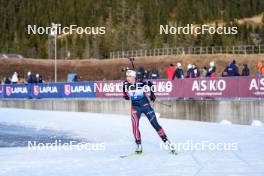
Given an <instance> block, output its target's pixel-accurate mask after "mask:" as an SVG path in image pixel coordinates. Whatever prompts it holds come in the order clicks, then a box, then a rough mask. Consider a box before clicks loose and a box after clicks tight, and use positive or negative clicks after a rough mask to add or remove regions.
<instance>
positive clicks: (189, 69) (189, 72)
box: [186, 64, 195, 78]
mask: <svg viewBox="0 0 264 176" xmlns="http://www.w3.org/2000/svg"><path fill="white" fill-rule="evenodd" d="M186 78H195V73H194V70H193V66H192V64H188V66H187V74H186Z"/></svg>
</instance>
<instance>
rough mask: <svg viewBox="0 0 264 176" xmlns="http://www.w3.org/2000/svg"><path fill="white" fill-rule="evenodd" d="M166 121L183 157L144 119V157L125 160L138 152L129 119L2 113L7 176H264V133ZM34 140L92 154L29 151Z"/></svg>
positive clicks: (1, 166)
mask: <svg viewBox="0 0 264 176" xmlns="http://www.w3.org/2000/svg"><path fill="white" fill-rule="evenodd" d="M158 120H159V122H160V124H161V125H162V127H163V128H164V130H165V131H166V133H167V134H168V137H169V139H170V140H171V141H172V142H173V143H175V144H176V146H177V148H178V155H176V156H175V155H172V154H170V152H169V151H167V150H164V148H162V147H161V144H160V139H159V137H158V135H157V134H156V132H155V131H154V129H153V128H152V127H151V125H150V123H149V121H148V120H147V118H146V117H145V116H142V117H141V119H140V130H141V136H142V144H143V154H142V155H140V156H134V155H131V156H128V157H125V158H121V157H120V156H123V155H129V154H131V153H132V152H133V150H134V148H135V144H134V139H133V136H132V129H131V128H132V127H131V120H130V117H129V116H128V115H113V114H96V113H75V112H52V111H36V110H22V109H7V108H0V176H31V175H32V176H46V175H49V176H58V175H63V176H72V175H76V176H88V175H102V176H105V175H115V176H116V175H120V176H121V175H122V176H123V175H128V176H134V175H147V176H148V175H149V176H165V175H166V176H168V175H173V176H174V175H175V176H177V175H184V176H188V175H193V176H194V175H199V176H209V175H210V176H211V175H214V176H218V175H219V176H223V175H247V176H263V175H264V150H263V146H264V140H263V137H264V127H261V126H260V127H258V126H245V125H228V124H218V123H205V122H195V121H184V120H172V119H161V118H160V119H158ZM29 141H36V142H37V144H39V143H44V144H48V143H52V142H54V141H60V142H61V143H63V144H64V143H65V144H67V143H70V142H71V141H77V142H82V143H83V144H84V143H86V144H89V146H90V148H89V147H88V148H77V147H76V146H77V145H73V147H72V148H71V149H68V148H67V149H65V148H56V147H55V146H52V147H50V148H45V149H40V148H29V147H28V142H29ZM180 144H182V145H180ZM209 144H210V145H209ZM95 145H99V148H98V147H97V148H96V147H91V146H95ZM216 146H218V147H219V146H220V148H217V147H216ZM223 146H225V147H223Z"/></svg>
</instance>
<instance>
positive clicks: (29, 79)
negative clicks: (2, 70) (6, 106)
mask: <svg viewBox="0 0 264 176" xmlns="http://www.w3.org/2000/svg"><path fill="white" fill-rule="evenodd" d="M43 82H44V81H43V77H42V75H40V74H38V73H37V74H35V75H33V74H32V73H31V72H30V71H29V72H28V73H27V76H26V79H25V78H21V77H20V75H19V74H18V73H17V72H14V73H13V75H12V76H11V77H10V76H6V77H4V79H3V80H2V84H38V83H43Z"/></svg>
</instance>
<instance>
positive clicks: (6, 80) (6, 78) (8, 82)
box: [3, 76, 11, 84]
mask: <svg viewBox="0 0 264 176" xmlns="http://www.w3.org/2000/svg"><path fill="white" fill-rule="evenodd" d="M3 83H4V84H11V80H10V78H9V77H8V76H6V77H5V78H4V81H3Z"/></svg>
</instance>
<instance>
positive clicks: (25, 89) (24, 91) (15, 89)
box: [3, 84, 32, 98]
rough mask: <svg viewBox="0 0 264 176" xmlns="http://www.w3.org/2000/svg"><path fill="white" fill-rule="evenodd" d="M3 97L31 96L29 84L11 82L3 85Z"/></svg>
mask: <svg viewBox="0 0 264 176" xmlns="http://www.w3.org/2000/svg"><path fill="white" fill-rule="evenodd" d="M3 93H4V98H32V97H31V86H30V85H27V84H12V85H5V86H4V90H3Z"/></svg>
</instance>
